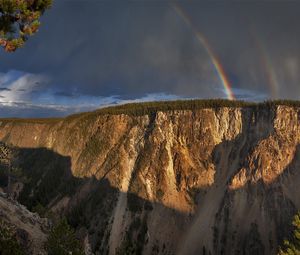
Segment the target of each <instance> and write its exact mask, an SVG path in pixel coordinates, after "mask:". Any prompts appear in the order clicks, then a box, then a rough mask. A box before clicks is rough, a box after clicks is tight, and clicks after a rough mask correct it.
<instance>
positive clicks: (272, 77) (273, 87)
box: [252, 30, 279, 99]
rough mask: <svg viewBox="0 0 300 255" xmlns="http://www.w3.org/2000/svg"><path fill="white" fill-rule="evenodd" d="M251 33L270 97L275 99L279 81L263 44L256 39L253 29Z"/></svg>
mask: <svg viewBox="0 0 300 255" xmlns="http://www.w3.org/2000/svg"><path fill="white" fill-rule="evenodd" d="M252 35H253V38H254V42H255V45H256V47H257V49H258V50H259V53H260V56H261V65H262V67H263V69H264V72H265V74H266V76H267V80H268V86H269V89H270V94H271V98H272V99H276V98H278V91H279V82H278V79H277V75H276V72H275V71H274V68H273V65H272V61H271V59H270V57H269V55H268V53H267V51H266V48H265V46H264V44H263V43H262V41H261V40H259V39H258V36H257V35H256V33H254V32H253V30H252Z"/></svg>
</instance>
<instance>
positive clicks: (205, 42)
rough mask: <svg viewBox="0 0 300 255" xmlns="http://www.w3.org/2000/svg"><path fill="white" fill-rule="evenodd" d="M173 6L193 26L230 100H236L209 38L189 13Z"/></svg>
mask: <svg viewBox="0 0 300 255" xmlns="http://www.w3.org/2000/svg"><path fill="white" fill-rule="evenodd" d="M173 8H174V10H175V11H176V13H177V14H178V15H179V16H180V17H181V18H182V19H183V20H184V22H185V23H186V24H187V25H188V26H189V27H190V28H191V30H192V31H193V33H194V34H195V36H196V38H197V40H198V41H199V42H200V43H201V45H202V46H203V47H204V48H205V50H206V51H207V53H208V55H209V57H210V59H211V61H212V64H213V65H214V67H215V70H216V72H217V74H218V76H219V78H220V80H221V82H222V85H223V87H224V91H225V93H226V96H227V98H228V99H229V100H234V99H235V96H234V93H233V91H232V87H231V84H230V82H229V79H228V77H227V75H226V72H225V70H224V67H223V66H222V64H221V61H220V59H218V57H217V55H216V54H215V52H214V51H213V49H212V47H211V46H210V44H209V42H208V40H207V39H206V37H205V36H204V35H203V34H202V33H200V32H199V31H198V30H197V28H196V26H195V25H194V24H193V22H192V19H191V18H190V17H189V16H188V15H187V13H186V12H185V11H184V10H183V9H182V8H181V7H180V6H179V5H178V4H176V3H174V4H173Z"/></svg>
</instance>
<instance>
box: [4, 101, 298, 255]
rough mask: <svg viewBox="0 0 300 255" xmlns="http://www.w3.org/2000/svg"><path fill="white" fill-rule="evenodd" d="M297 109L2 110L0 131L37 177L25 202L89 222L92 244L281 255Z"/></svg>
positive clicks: (292, 202) (292, 184) (106, 248)
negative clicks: (31, 114)
mask: <svg viewBox="0 0 300 255" xmlns="http://www.w3.org/2000/svg"><path fill="white" fill-rule="evenodd" d="M299 113H300V108H297V107H289V106H280V105H279V106H275V107H268V106H260V107H241V108H239V107H220V108H206V109H198V110H193V111H192V110H173V111H156V112H152V113H151V114H146V115H139V116H131V115H127V114H125V113H124V114H118V115H113V114H101V113H97V112H95V113H92V114H82V115H75V116H71V117H68V118H65V119H56V120H45V121H42V120H4V119H3V120H1V124H0V140H1V141H3V142H5V143H8V144H12V145H13V146H16V147H17V148H18V150H19V160H18V164H19V165H18V167H19V168H20V169H22V173H23V174H24V176H26V177H27V178H29V179H30V180H31V181H30V180H29V181H27V182H25V183H24V188H23V190H22V191H21V193H20V201H21V202H22V203H24V204H25V205H27V206H29V207H34V206H36V205H37V204H38V203H39V204H42V205H43V206H44V207H45V208H47V209H48V210H51V211H52V212H54V213H57V214H61V215H66V216H67V217H68V218H69V220H70V221H71V222H73V225H74V226H75V227H77V229H79V228H86V230H87V232H88V236H87V237H85V238H86V240H88V243H89V245H90V247H91V250H92V251H93V252H94V253H95V254H126V253H125V252H126V251H129V250H131V251H134V252H135V253H136V254H206V255H208V254H276V252H277V248H278V245H279V244H280V242H281V241H282V240H283V238H284V237H286V236H287V235H288V233H289V231H290V227H291V226H290V224H289V223H290V222H291V219H292V216H293V215H294V214H295V212H296V211H297V210H298V209H299V208H300V196H299V185H300V171H299V164H300V155H299V153H300V151H299V148H300V147H299V143H300V114H299ZM42 192H44V193H43V195H42V196H43V197H41V195H40V194H41V193H42ZM118 252H119V253H118Z"/></svg>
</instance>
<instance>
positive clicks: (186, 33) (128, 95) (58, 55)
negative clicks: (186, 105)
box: [0, 0, 300, 104]
mask: <svg viewBox="0 0 300 255" xmlns="http://www.w3.org/2000/svg"><path fill="white" fill-rule="evenodd" d="M173 4H174V3H173V2H168V1H84V0H81V1H80V0H74V1H71V0H69V1H66V0H56V1H54V6H53V8H52V9H51V10H50V11H48V12H47V13H46V14H45V16H44V17H43V19H42V26H41V29H40V31H39V33H37V34H36V35H35V36H33V37H32V38H30V40H29V41H28V42H27V43H26V46H25V47H24V48H23V49H21V50H18V51H17V52H16V53H14V54H5V53H4V52H3V51H2V52H1V53H0V57H1V62H0V72H2V73H7V72H9V71H10V70H19V71H22V72H25V73H31V74H36V75H42V76H45V77H48V79H49V80H47V82H43V81H42V80H41V81H37V82H36V83H35V84H31V85H30V86H29V87H30V93H31V95H33V94H37V95H40V96H41V97H42V93H43V91H44V93H45V95H44V97H49V98H51V100H53V103H55V100H56V98H59V100H61V99H62V98H65V100H68V99H70V100H71V101H72V100H73V99H74V98H76V97H77V96H78V97H80V96H81V97H82V96H85V97H86V100H88V97H89V96H90V97H99V100H100V99H101V97H103V98H110V97H112V96H114V97H118V98H119V100H136V99H141V98H145V97H147V95H148V94H154V95H157V94H161V93H162V95H165V96H166V97H168V95H171V96H177V97H183V98H185V97H193V98H194V97H199V98H208V97H224V96H225V94H224V91H223V88H222V85H221V82H220V79H219V77H218V76H217V73H216V71H215V69H214V67H213V65H212V63H211V59H210V58H209V56H208V54H207V52H206V50H205V48H204V47H203V45H201V43H200V42H199V41H198V40H197V38H196V36H195V33H194V31H193V30H192V29H191V27H189V26H188V25H187V24H186V23H185V22H184V21H183V20H182V18H181V17H180V16H179V15H178V14H177V13H176V12H175V11H174V8H173V7H172V5H173ZM180 5H181V7H182V8H183V9H184V10H185V12H186V13H187V15H188V16H189V18H190V20H191V21H192V22H193V23H194V27H195V28H196V29H197V30H199V31H200V32H201V33H203V34H204V35H205V36H206V38H207V40H208V41H209V43H210V45H211V47H212V49H213V50H214V52H215V54H216V56H218V58H219V59H220V61H221V63H222V64H223V67H224V69H225V71H226V72H227V74H228V77H229V79H230V81H231V83H232V85H233V87H234V91H235V92H236V94H237V95H238V96H239V97H240V98H249V97H251V98H254V99H255V98H256V99H260V98H265V97H268V96H269V95H271V90H272V86H274V84H272V82H273V83H274V80H276V82H277V84H278V86H279V88H278V91H277V92H278V96H280V97H285V98H299V95H300V86H299V85H298V84H299V81H300V72H299V65H300V63H299V61H300V58H299V57H300V56H299V55H300V37H299V36H300V32H299V28H298V25H299V24H300V15H298V10H299V9H300V2H296V1H294V2H293V1H288V2H283V1H278V2H265V1H263V2H258V1H238V2H230V3H228V2H227V1H226V2H225V1H224V2H222V1H207V2H206V1H205V2H204V1H189V2H185V1H181V2H180ZM262 50H263V51H264V52H262ZM272 74H273V77H271V78H273V79H271V78H270V76H271V75H272ZM0 78H1V77H0ZM0 81H1V80H0ZM5 86H6V85H5ZM35 86H36V87H35ZM8 87H9V86H8ZM0 90H1V89H0ZM23 90H24V91H23ZM25 90H26V88H19V92H25ZM152 98H153V99H155V98H156V97H155V96H154V97H152ZM23 99H24V98H22V100H23ZM34 99H35V96H31V97H30V100H34ZM68 102H69V101H65V102H64V104H68ZM72 102H73V101H72Z"/></svg>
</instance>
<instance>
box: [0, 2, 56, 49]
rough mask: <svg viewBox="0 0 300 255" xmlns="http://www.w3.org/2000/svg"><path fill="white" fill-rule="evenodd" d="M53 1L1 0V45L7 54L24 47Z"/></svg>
mask: <svg viewBox="0 0 300 255" xmlns="http://www.w3.org/2000/svg"><path fill="white" fill-rule="evenodd" d="M51 4H52V0H0V45H1V46H2V47H3V48H4V50H5V51H7V52H13V51H15V50H16V49H18V48H20V47H22V46H23V44H24V43H25V41H27V40H28V38H29V37H30V36H31V35H33V34H35V33H36V32H37V31H38V29H39V27H40V21H39V20H40V17H41V15H42V14H43V13H44V12H45V11H46V10H47V9H48V8H50V7H51Z"/></svg>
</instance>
